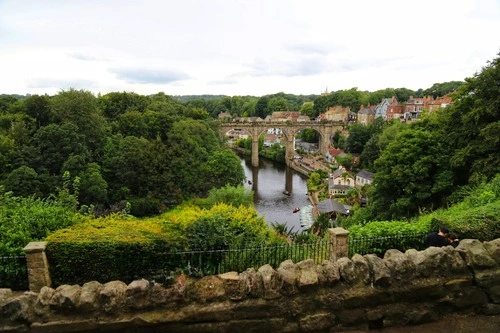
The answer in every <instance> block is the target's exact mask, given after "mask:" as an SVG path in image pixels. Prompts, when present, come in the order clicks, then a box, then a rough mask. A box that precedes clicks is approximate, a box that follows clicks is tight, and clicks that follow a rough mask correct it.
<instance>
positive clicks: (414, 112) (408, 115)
mask: <svg viewBox="0 0 500 333" xmlns="http://www.w3.org/2000/svg"><path fill="white" fill-rule="evenodd" d="M432 101H433V99H432V96H424V97H423V98H414V97H413V96H410V98H409V99H408V101H406V103H405V106H404V119H405V120H406V121H416V120H419V119H420V116H421V115H422V112H423V111H424V109H428V106H429V104H430V103H431V102H432Z"/></svg>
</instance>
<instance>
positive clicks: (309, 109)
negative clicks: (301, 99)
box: [300, 102, 318, 119]
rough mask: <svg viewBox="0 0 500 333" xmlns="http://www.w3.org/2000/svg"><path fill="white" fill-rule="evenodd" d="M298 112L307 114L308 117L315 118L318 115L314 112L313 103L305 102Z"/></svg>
mask: <svg viewBox="0 0 500 333" xmlns="http://www.w3.org/2000/svg"><path fill="white" fill-rule="evenodd" d="M300 114H302V115H305V116H308V117H309V118H310V119H314V118H316V117H317V116H318V115H317V114H316V113H315V112H314V103H313V102H305V103H304V104H302V106H301V107H300Z"/></svg>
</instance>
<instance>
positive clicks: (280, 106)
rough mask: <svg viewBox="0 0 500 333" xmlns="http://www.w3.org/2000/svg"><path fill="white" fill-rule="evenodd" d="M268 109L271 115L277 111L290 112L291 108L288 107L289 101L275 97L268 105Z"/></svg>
mask: <svg viewBox="0 0 500 333" xmlns="http://www.w3.org/2000/svg"><path fill="white" fill-rule="evenodd" d="M267 108H268V110H269V113H273V112H275V111H288V110H289V109H290V107H289V106H288V101H287V100H286V99H285V98H284V97H273V98H271V99H270V100H269V102H268V103H267Z"/></svg>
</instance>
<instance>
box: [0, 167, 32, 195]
mask: <svg viewBox="0 0 500 333" xmlns="http://www.w3.org/2000/svg"><path fill="white" fill-rule="evenodd" d="M2 184H3V185H4V186H5V190H7V191H12V193H14V195H15V196H21V197H29V196H32V195H35V196H40V195H41V190H40V186H41V182H40V180H39V177H38V173H37V172H36V171H35V170H34V169H33V168H30V167H28V166H21V167H19V168H17V169H15V170H13V171H12V172H11V173H9V174H8V175H7V177H5V179H4V180H3V182H2Z"/></svg>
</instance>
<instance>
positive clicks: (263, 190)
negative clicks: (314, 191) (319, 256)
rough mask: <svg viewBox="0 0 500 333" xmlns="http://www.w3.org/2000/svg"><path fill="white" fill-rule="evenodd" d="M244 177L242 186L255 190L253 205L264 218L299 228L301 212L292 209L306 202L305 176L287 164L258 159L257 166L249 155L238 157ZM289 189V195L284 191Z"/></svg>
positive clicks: (268, 221) (267, 220) (305, 204)
mask: <svg viewBox="0 0 500 333" xmlns="http://www.w3.org/2000/svg"><path fill="white" fill-rule="evenodd" d="M241 164H242V166H243V169H244V171H245V176H246V177H247V180H250V181H251V184H249V182H248V181H247V182H245V187H247V188H250V189H252V190H253V191H254V192H255V194H254V195H255V196H254V202H255V208H256V209H257V211H258V212H259V215H261V216H263V217H264V218H265V220H266V222H267V223H268V224H269V225H270V224H271V223H275V222H278V223H286V224H287V225H288V227H289V228H292V227H293V228H294V229H293V230H302V228H301V227H300V219H299V218H300V214H299V213H293V209H294V208H296V207H298V208H302V207H304V206H307V205H308V204H309V201H308V198H307V195H306V192H307V185H306V178H305V177H304V176H302V175H301V174H299V173H297V172H295V171H294V170H292V169H290V168H289V167H287V166H285V165H282V164H279V163H274V162H271V161H266V160H264V159H262V158H261V159H259V167H258V168H256V167H252V164H251V161H250V159H249V158H241ZM284 191H288V193H289V195H285V194H284V193H283V192H284Z"/></svg>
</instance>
